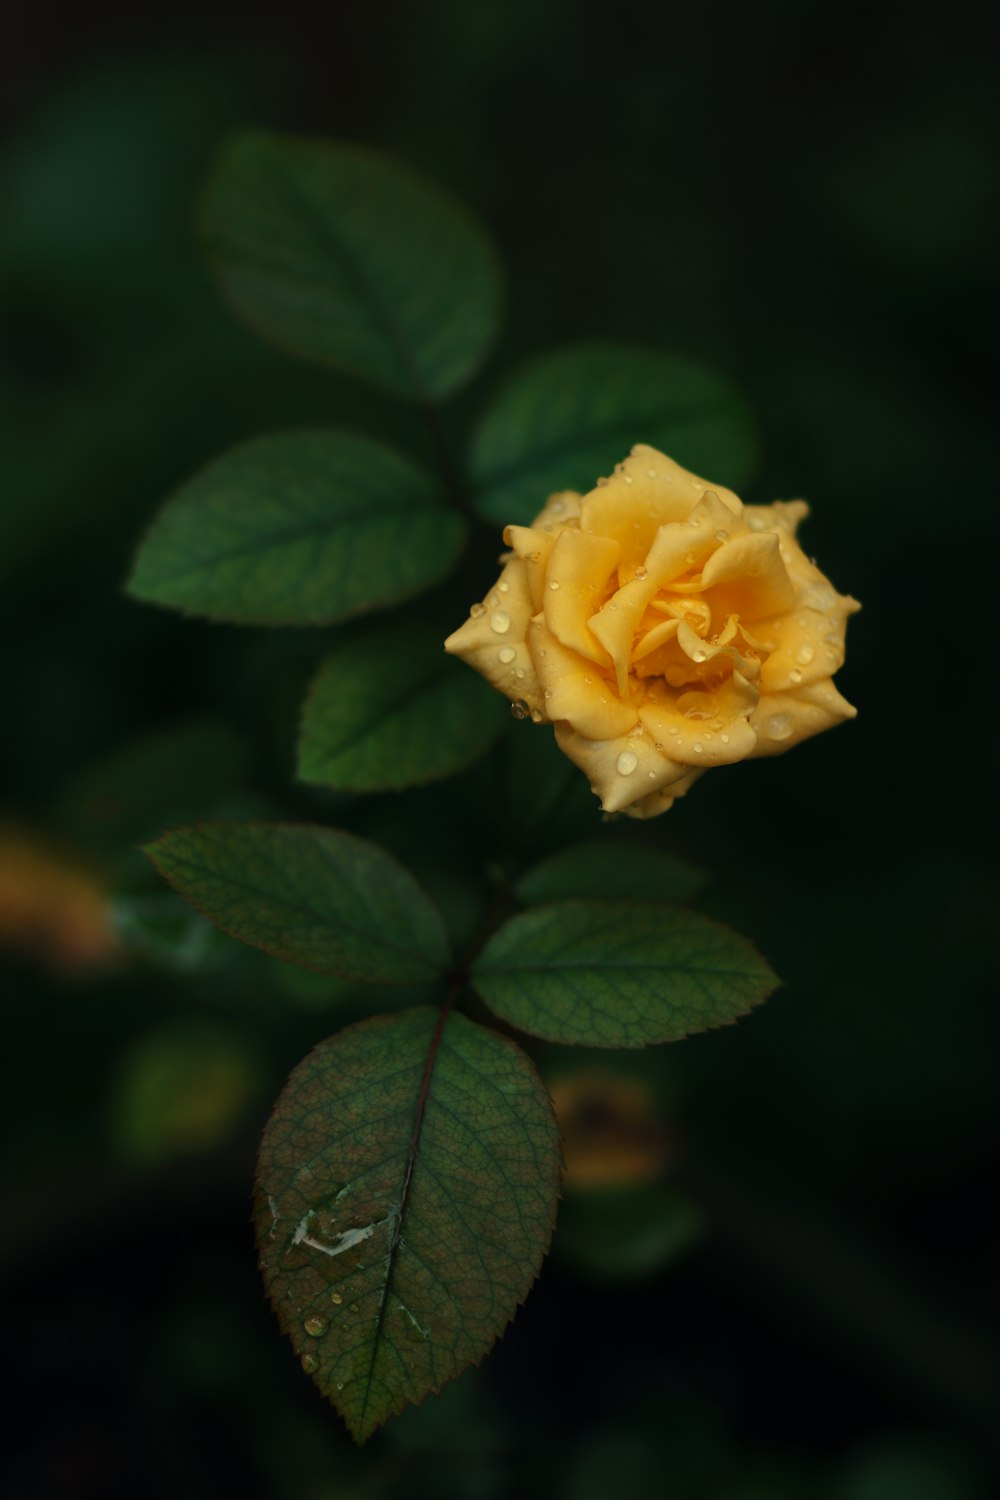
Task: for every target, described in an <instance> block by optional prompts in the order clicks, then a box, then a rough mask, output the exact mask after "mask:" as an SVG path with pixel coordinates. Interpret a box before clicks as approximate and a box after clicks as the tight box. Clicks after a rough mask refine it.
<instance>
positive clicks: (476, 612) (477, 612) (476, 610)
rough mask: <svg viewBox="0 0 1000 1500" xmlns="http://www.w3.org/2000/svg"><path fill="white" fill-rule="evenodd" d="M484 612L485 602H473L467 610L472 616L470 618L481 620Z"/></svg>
mask: <svg viewBox="0 0 1000 1500" xmlns="http://www.w3.org/2000/svg"><path fill="white" fill-rule="evenodd" d="M485 613H486V605H485V604H474V605H473V606H472V608H471V609H470V610H469V614H470V615H471V616H472V618H473V619H474V620H481V619H482V618H483V615H484V614H485Z"/></svg>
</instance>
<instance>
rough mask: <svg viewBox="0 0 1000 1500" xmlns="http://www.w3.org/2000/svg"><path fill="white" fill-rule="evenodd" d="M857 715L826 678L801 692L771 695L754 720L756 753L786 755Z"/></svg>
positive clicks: (752, 721)
mask: <svg viewBox="0 0 1000 1500" xmlns="http://www.w3.org/2000/svg"><path fill="white" fill-rule="evenodd" d="M857 712H858V711H857V709H856V708H854V707H853V706H852V705H851V704H850V703H848V701H847V699H846V698H844V697H842V696H841V694H840V693H838V691H837V689H836V688H835V687H834V685H833V679H832V678H830V677H825V678H822V679H821V680H820V681H819V682H814V683H812V684H811V685H810V686H809V687H807V688H803V689H801V691H796V692H791V693H768V694H767V695H766V696H765V697H762V698H761V700H760V702H759V703H758V705H757V707H756V709H755V710H754V714H753V717H752V719H751V723H752V724H753V726H754V728H755V729H756V730H757V747H756V749H755V750H754V751H753V754H754V756H759V755H783V754H784V752H785V751H786V750H791V749H792V747H793V745H798V744H801V742H802V741H803V740H807V739H809V738H811V736H812V735H814V734H821V733H822V731H823V730H824V729H832V728H833V726H834V725H835V724H842V723H843V722H844V720H845V719H853V718H855V717H856V716H857Z"/></svg>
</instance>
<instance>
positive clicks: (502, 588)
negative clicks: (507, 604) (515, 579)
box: [497, 583, 510, 594]
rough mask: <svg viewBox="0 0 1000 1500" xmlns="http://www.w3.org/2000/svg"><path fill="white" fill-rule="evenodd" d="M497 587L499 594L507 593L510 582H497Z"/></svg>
mask: <svg viewBox="0 0 1000 1500" xmlns="http://www.w3.org/2000/svg"><path fill="white" fill-rule="evenodd" d="M497 588H498V589H499V590H500V592H501V594H509V593H510V584H509V583H498V584H497Z"/></svg>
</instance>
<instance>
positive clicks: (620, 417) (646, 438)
mask: <svg viewBox="0 0 1000 1500" xmlns="http://www.w3.org/2000/svg"><path fill="white" fill-rule="evenodd" d="M634 443H649V444H651V446H652V447H654V448H659V449H661V450H662V451H663V452H664V453H666V454H668V455H669V456H670V457H671V458H673V459H675V460H676V461H677V462H678V463H680V464H683V465H684V466H685V467H687V468H689V469H692V470H694V472H695V473H699V474H702V475H704V476H705V478H707V479H709V480H712V481H714V482H715V483H716V484H724V485H729V486H731V487H732V488H733V489H735V490H737V491H738V490H739V489H740V488H741V487H742V486H743V485H745V483H746V481H747V480H748V479H749V478H750V477H751V475H752V473H753V470H754V467H755V465H756V455H757V444H756V439H755V436H754V428H753V423H752V421H751V418H750V415H749V411H748V409H747V407H746V404H745V403H744V401H743V398H742V397H741V396H740V395H739V393H738V392H737V391H736V390H735V389H734V388H733V386H731V385H730V384H729V382H728V381H727V380H724V379H723V378H722V377H721V376H720V375H716V374H715V373H714V372H713V371H711V370H709V369H706V368H705V366H703V365H700V364H696V363H695V362H694V361H693V360H688V359H682V358H680V357H679V356H677V355H673V354H663V353H660V352H657V351H655V350H651V349H638V348H633V347H632V346H630V345H628V344H614V343H601V342H595V343H582V344H572V345H569V346H568V347H564V348H561V349H557V350H555V351H554V352H553V353H550V354H544V355H542V356H541V358H539V359H536V360H534V361H533V362H532V363H531V364H529V365H527V366H526V367H525V368H524V369H522V370H521V371H519V372H518V373H517V374H515V375H514V376H513V378H512V379H511V380H510V381H508V383H507V384H506V385H505V386H504V387H503V388H502V389H501V391H500V392H499V394H498V395H497V396H496V397H495V398H494V400H493V403H492V405H491V406H490V407H489V408H488V409H487V411H486V414H485V416H484V417H483V419H482V421H481V423H480V425H479V428H478V431H477V432H476V434H475V437H474V440H473V444H472V453H471V458H470V468H471V474H472V479H473V482H474V484H475V486H476V488H477V490H478V492H479V493H478V496H477V499H476V507H477V509H478V510H479V512H480V514H481V515H483V516H484V517H485V518H486V519H487V520H489V521H495V522H497V524H498V525H501V526H505V525H507V524H508V523H511V522H517V523H527V522H529V521H531V520H533V519H534V517H535V516H536V515H537V514H538V512H539V511H540V510H541V508H542V506H543V505H544V504H545V501H546V500H547V498H548V496H549V495H550V494H552V493H554V492H555V491H557V490H579V491H581V492H586V491H587V490H591V489H593V487H594V485H595V484H596V482H597V480H598V478H599V477H600V476H601V475H604V474H610V473H611V471H612V469H613V468H614V466H615V464H616V463H618V462H619V461H620V460H621V459H623V458H625V457H626V456H627V454H628V453H629V451H630V449H631V448H632V446H633V444H634Z"/></svg>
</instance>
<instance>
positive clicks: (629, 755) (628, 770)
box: [615, 750, 639, 776]
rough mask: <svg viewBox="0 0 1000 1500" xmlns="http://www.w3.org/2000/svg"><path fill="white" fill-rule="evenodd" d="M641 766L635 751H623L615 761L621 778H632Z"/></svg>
mask: <svg viewBox="0 0 1000 1500" xmlns="http://www.w3.org/2000/svg"><path fill="white" fill-rule="evenodd" d="M638 764H639V757H638V755H636V753H635V751H634V750H623V751H622V753H621V755H619V757H618V759H617V760H616V761H615V770H616V771H617V772H618V774H619V776H631V775H632V772H633V771H634V770H635V768H636V766H637V765H638Z"/></svg>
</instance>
